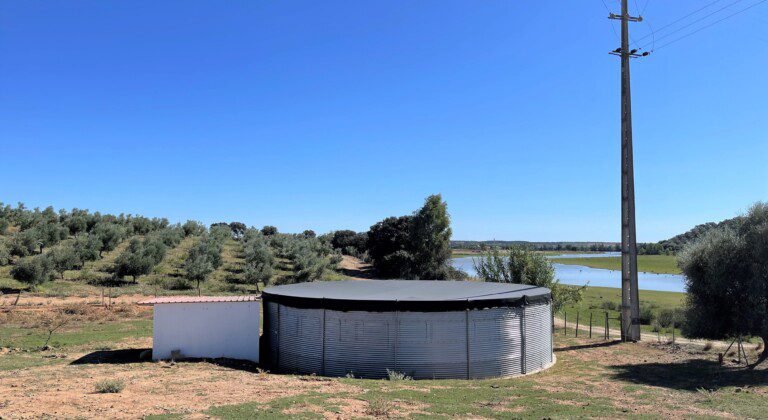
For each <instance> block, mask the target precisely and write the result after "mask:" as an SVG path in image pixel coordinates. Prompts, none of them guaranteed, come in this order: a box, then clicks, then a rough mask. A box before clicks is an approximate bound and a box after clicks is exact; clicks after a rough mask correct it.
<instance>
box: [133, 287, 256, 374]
mask: <svg viewBox="0 0 768 420" xmlns="http://www.w3.org/2000/svg"><path fill="white" fill-rule="evenodd" d="M139 304H140V305H153V306H154V322H153V338H152V359H154V360H162V359H170V358H171V357H172V353H173V352H174V351H178V354H179V355H180V356H179V357H193V358H209V359H213V358H219V357H227V358H231V359H241V360H251V361H254V362H258V361H259V322H260V319H261V312H260V305H259V300H258V298H257V297H256V296H200V297H197V296H170V297H159V298H155V299H150V300H146V301H143V302H139Z"/></svg>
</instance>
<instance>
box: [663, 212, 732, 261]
mask: <svg viewBox="0 0 768 420" xmlns="http://www.w3.org/2000/svg"><path fill="white" fill-rule="evenodd" d="M739 223H741V218H740V217H734V218H732V219H726V220H723V221H722V222H719V223H715V222H709V223H703V224H700V225H696V226H695V227H694V228H693V229H691V230H689V231H688V232H685V233H681V234H679V235H677V236H673V237H671V238H669V239H666V240H663V241H659V244H660V245H661V246H662V247H663V248H664V249H665V250H668V251H671V252H674V253H677V252H679V251H680V250H681V249H683V247H684V246H685V245H687V244H688V243H690V242H693V241H695V240H696V239H698V238H700V237H701V236H703V235H704V234H705V233H707V232H709V231H710V230H712V229H717V228H720V227H729V228H731V229H736V228H738V226H739Z"/></svg>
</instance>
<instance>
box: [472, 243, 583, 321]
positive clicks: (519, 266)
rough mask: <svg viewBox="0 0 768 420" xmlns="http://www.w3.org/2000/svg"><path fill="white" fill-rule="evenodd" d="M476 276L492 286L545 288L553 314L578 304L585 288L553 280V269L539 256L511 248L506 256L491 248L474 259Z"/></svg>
mask: <svg viewBox="0 0 768 420" xmlns="http://www.w3.org/2000/svg"><path fill="white" fill-rule="evenodd" d="M473 263H474V266H475V271H477V277H479V278H480V279H481V280H483V281H488V282H494V283H517V284H528V285H531V286H538V287H546V288H548V289H549V290H551V291H552V311H554V312H557V311H560V310H561V309H562V308H563V306H565V305H567V304H571V303H578V302H580V301H581V292H582V291H583V290H584V289H585V288H586V286H582V287H572V286H565V285H562V284H560V281H559V280H557V279H556V278H555V267H554V266H553V265H552V262H551V261H550V260H549V259H548V258H547V257H546V256H545V255H544V254H542V253H539V252H535V251H531V250H528V249H525V248H521V247H512V248H510V249H509V251H507V253H506V254H502V253H501V252H500V251H499V250H498V249H496V248H493V249H490V250H488V251H486V252H485V254H483V256H481V257H478V258H475V259H473Z"/></svg>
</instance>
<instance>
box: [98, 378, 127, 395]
mask: <svg viewBox="0 0 768 420" xmlns="http://www.w3.org/2000/svg"><path fill="white" fill-rule="evenodd" d="M95 389H96V392H98V393H99V394H117V393H119V392H120V391H122V390H123V389H125V382H123V381H121V380H119V379H105V380H103V381H99V382H96V385H95Z"/></svg>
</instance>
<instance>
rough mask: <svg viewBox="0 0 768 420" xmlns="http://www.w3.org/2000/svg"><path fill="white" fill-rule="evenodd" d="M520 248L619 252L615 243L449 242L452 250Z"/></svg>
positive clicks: (618, 247)
mask: <svg viewBox="0 0 768 420" xmlns="http://www.w3.org/2000/svg"><path fill="white" fill-rule="evenodd" d="M511 246H521V247H524V248H529V249H534V250H537V251H619V250H620V249H621V248H620V246H619V244H618V243H617V242H529V241H495V240H494V241H451V248H453V249H482V248H483V247H488V248H502V249H504V248H509V247H511Z"/></svg>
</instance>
